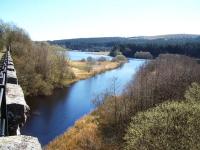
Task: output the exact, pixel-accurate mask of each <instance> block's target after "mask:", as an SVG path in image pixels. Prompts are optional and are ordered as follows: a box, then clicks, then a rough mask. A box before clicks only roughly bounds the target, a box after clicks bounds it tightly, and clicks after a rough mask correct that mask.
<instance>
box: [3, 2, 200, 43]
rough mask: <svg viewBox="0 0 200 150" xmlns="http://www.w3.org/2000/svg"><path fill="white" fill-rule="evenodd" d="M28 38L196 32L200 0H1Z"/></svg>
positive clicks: (5, 14) (8, 15) (6, 14)
mask: <svg viewBox="0 0 200 150" xmlns="http://www.w3.org/2000/svg"><path fill="white" fill-rule="evenodd" d="M0 19H2V20H3V21H4V22H11V23H15V24H16V25H17V26H19V27H21V28H23V29H25V30H26V31H27V32H28V33H29V36H30V37H31V38H32V40H35V41H41V40H57V39H70V38H86V37H114V36H121V37H133V36H151V35H163V34H200V0H0Z"/></svg>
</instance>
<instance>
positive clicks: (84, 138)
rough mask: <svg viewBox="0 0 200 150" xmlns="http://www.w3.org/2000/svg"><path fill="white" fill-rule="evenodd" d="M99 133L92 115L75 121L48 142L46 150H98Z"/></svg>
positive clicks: (99, 142)
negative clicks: (62, 132) (71, 125)
mask: <svg viewBox="0 0 200 150" xmlns="http://www.w3.org/2000/svg"><path fill="white" fill-rule="evenodd" d="M101 144H102V139H101V134H100V132H99V130H98V123H97V121H96V118H95V117H94V116H92V115H88V116H85V117H83V118H82V119H80V120H78V121H76V123H75V125H74V126H73V127H72V128H70V129H69V130H68V131H67V132H65V133H64V134H63V135H61V136H59V137H57V138H56V139H54V140H53V141H52V142H50V143H49V144H48V145H47V147H46V148H45V149H46V150H86V149H87V150H100V149H102V145H101Z"/></svg>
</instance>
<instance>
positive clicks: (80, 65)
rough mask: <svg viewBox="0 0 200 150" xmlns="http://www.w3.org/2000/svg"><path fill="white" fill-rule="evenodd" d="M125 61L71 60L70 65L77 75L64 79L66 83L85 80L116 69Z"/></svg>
mask: <svg viewBox="0 0 200 150" xmlns="http://www.w3.org/2000/svg"><path fill="white" fill-rule="evenodd" d="M124 63H125V61H119V62H112V61H104V62H95V63H91V62H82V61H71V62H70V67H71V69H72V71H73V73H74V75H75V78H74V79H66V80H65V81H64V85H70V84H72V83H75V82H77V81H79V80H84V79H87V78H90V77H92V76H95V75H97V74H100V73H103V72H105V71H108V70H112V69H116V68H118V67H120V66H122V65H123V64H124Z"/></svg>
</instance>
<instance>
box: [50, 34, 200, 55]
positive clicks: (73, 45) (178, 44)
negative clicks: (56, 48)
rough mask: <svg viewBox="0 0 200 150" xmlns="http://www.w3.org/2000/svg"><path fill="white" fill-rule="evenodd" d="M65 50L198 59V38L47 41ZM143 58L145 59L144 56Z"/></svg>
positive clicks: (199, 41)
mask: <svg viewBox="0 0 200 150" xmlns="http://www.w3.org/2000/svg"><path fill="white" fill-rule="evenodd" d="M48 42H49V43H50V44H57V45H60V46H63V47H66V48H70V49H76V50H82V51H99V50H107V51H111V56H115V55H113V54H115V53H116V51H118V52H121V53H122V54H123V55H125V56H126V57H135V54H136V52H149V53H151V55H152V56H153V57H154V58H155V57H157V56H158V55H159V54H165V53H170V54H183V55H187V56H191V57H197V58H200V36H199V35H190V34H188V35H187V34H177V35H163V36H149V37H148V36H147V37H145V36H144V37H130V38H123V37H106V38H82V39H68V40H55V41H48ZM144 58H146V57H145V56H144Z"/></svg>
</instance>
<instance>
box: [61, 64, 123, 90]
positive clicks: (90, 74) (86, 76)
mask: <svg viewBox="0 0 200 150" xmlns="http://www.w3.org/2000/svg"><path fill="white" fill-rule="evenodd" d="M73 62H80V61H73ZM109 63H113V64H114V65H113V66H109V67H105V68H103V69H99V70H92V71H90V72H87V73H86V74H84V75H79V74H76V73H75V76H76V78H75V79H71V80H65V81H64V82H65V83H64V87H69V86H70V85H72V84H74V83H76V82H78V81H81V80H85V79H89V78H91V77H94V76H96V75H99V74H101V73H104V72H106V71H110V70H113V69H117V68H119V67H121V66H122V65H123V64H125V63H126V62H122V61H121V62H109Z"/></svg>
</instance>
